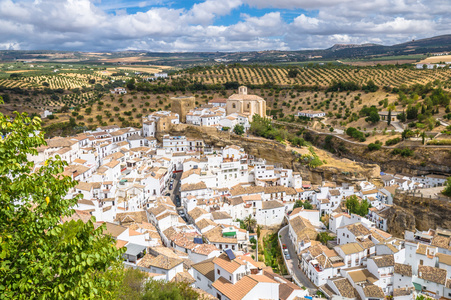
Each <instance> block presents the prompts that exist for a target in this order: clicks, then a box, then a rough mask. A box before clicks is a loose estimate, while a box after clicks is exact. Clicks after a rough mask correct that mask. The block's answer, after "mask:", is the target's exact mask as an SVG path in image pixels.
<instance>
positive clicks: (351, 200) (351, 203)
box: [346, 195, 359, 213]
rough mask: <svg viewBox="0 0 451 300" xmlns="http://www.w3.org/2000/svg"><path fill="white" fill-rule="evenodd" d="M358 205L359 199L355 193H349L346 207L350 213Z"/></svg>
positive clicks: (354, 210)
mask: <svg viewBox="0 0 451 300" xmlns="http://www.w3.org/2000/svg"><path fill="white" fill-rule="evenodd" d="M358 207H359V199H358V198H357V196H356V195H351V196H349V197H348V199H346V208H347V209H348V210H349V212H351V213H355V212H356V211H357V209H358Z"/></svg>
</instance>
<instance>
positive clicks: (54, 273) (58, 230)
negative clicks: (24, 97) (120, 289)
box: [0, 100, 121, 299]
mask: <svg viewBox="0 0 451 300" xmlns="http://www.w3.org/2000/svg"><path fill="white" fill-rule="evenodd" d="M0 101H1V100H0ZM40 130H41V121H40V119H39V118H34V119H31V118H29V117H28V116H27V115H26V114H25V113H23V114H19V113H17V112H16V113H15V116H14V117H13V118H9V117H7V116H4V115H3V114H0V137H1V136H3V138H0V290H1V292H0V294H1V297H2V298H6V299H38V298H39V299H45V298H50V299H94V298H96V299H97V298H109V297H110V296H111V290H113V289H114V288H115V286H117V284H118V282H117V281H116V277H115V276H116V274H117V272H116V271H117V270H118V269H117V267H118V266H120V265H121V262H120V260H118V258H119V257H120V254H121V251H118V250H117V249H116V247H115V246H114V241H113V239H112V238H111V237H110V236H104V235H103V234H102V231H103V229H104V228H105V225H103V226H100V227H99V228H97V229H96V228H95V227H94V223H93V220H90V221H88V222H87V223H86V224H85V223H83V222H82V221H81V220H78V221H70V222H65V223H61V219H63V218H65V217H68V216H70V215H72V213H73V210H71V209H70V207H72V206H74V205H75V204H77V201H78V199H79V197H75V198H70V199H66V197H65V196H66V193H67V192H68V191H69V189H71V188H73V187H74V186H75V185H76V184H77V182H76V181H74V180H72V179H71V178H70V177H68V176H62V175H60V174H61V173H62V172H63V170H64V166H65V165H66V163H65V162H63V161H61V159H60V158H59V156H57V157H56V159H49V160H47V161H46V162H45V164H44V165H43V166H41V167H40V168H39V169H37V170H35V169H34V163H33V162H30V161H28V160H27V155H37V154H38V152H37V150H36V148H37V147H39V146H43V145H45V144H46V143H45V140H44V133H43V132H40Z"/></svg>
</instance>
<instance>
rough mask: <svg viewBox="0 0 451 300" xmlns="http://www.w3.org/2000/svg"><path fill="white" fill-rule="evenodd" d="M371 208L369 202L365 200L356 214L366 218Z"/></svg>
mask: <svg viewBox="0 0 451 300" xmlns="http://www.w3.org/2000/svg"><path fill="white" fill-rule="evenodd" d="M370 206H371V205H370V203H369V202H368V200H366V199H365V200H363V201H362V202H361V203H360V204H359V207H358V210H357V211H356V213H357V214H358V215H359V216H362V217H364V216H366V215H367V214H368V209H369V208H370Z"/></svg>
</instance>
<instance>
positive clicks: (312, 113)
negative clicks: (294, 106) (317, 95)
mask: <svg viewBox="0 0 451 300" xmlns="http://www.w3.org/2000/svg"><path fill="white" fill-rule="evenodd" d="M295 116H297V117H307V118H322V117H325V116H326V113H325V112H323V111H318V110H301V111H299V112H298V113H297V114H296V115H295Z"/></svg>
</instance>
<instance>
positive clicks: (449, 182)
mask: <svg viewBox="0 0 451 300" xmlns="http://www.w3.org/2000/svg"><path fill="white" fill-rule="evenodd" d="M442 193H443V195H445V196H448V197H451V177H448V178H447V179H446V184H445V189H444V190H443V191H442Z"/></svg>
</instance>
